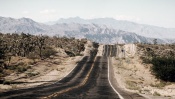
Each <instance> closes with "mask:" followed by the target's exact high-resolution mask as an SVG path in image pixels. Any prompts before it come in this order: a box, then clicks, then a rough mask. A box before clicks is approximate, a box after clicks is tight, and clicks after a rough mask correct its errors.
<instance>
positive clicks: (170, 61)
mask: <svg viewBox="0 0 175 99" xmlns="http://www.w3.org/2000/svg"><path fill="white" fill-rule="evenodd" d="M152 64H153V66H152V71H153V73H154V74H155V76H156V77H157V78H159V79H161V80H164V81H170V82H174V81H175V79H174V78H175V58H174V57H153V58H152Z"/></svg>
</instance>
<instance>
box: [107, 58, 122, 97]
mask: <svg viewBox="0 0 175 99" xmlns="http://www.w3.org/2000/svg"><path fill="white" fill-rule="evenodd" d="M109 67H110V66H109V57H108V81H109V84H110V86H111V87H112V89H113V90H114V91H115V93H116V94H118V96H119V98H120V99H124V98H123V97H122V95H120V93H119V92H118V91H117V90H116V89H115V88H114V87H113V85H112V84H111V81H110V79H109Z"/></svg>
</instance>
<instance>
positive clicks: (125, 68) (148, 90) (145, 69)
mask: <svg viewBox="0 0 175 99" xmlns="http://www.w3.org/2000/svg"><path fill="white" fill-rule="evenodd" d="M117 48H118V53H117V57H114V58H112V62H113V68H114V72H115V78H116V80H117V82H118V83H119V85H120V87H121V88H122V89H124V90H127V91H131V92H136V93H139V94H141V95H143V96H145V97H147V98H149V99H175V84H172V83H170V84H166V85H165V84H164V82H162V81H159V80H157V79H156V78H155V77H154V75H152V74H151V71H150V67H151V64H143V63H142V60H141V59H140V57H139V53H138V51H137V47H136V46H135V45H134V44H126V45H124V46H117ZM122 48H123V49H124V50H125V53H122V52H121V49H122Z"/></svg>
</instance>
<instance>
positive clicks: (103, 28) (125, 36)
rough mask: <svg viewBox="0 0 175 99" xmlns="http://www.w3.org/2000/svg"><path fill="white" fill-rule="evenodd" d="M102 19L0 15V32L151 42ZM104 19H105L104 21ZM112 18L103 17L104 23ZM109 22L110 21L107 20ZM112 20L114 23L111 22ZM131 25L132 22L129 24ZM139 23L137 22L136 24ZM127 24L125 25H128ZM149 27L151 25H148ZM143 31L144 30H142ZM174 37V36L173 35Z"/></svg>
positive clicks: (113, 41)
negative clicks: (49, 20)
mask: <svg viewBox="0 0 175 99" xmlns="http://www.w3.org/2000/svg"><path fill="white" fill-rule="evenodd" d="M100 20H101V21H102V20H103V19H93V20H89V21H86V20H84V19H81V18H78V17H76V18H70V19H60V20H59V21H58V22H56V23H54V24H53V25H46V24H43V23H38V22H35V21H33V20H32V19H29V18H21V19H14V18H6V17H0V32H1V33H15V32H16V33H22V32H24V33H30V34H34V35H37V34H45V35H49V36H55V35H56V36H67V37H75V38H87V39H90V40H92V41H95V42H99V43H106V44H111V43H135V42H142V43H152V41H153V39H154V38H152V37H145V36H141V35H139V34H138V33H134V32H132V31H125V30H122V29H117V28H115V27H114V26H112V25H111V26H109V24H105V25H103V24H102V23H98V22H101V21H100ZM105 20H106V21H105ZM109 20H113V21H111V24H114V23H115V20H114V19H104V23H105V22H108V21H109ZM90 21H93V22H90ZM109 22H110V21H109ZM112 22H114V23H112ZM133 24H134V23H133ZM131 25H132V24H131ZM136 25H139V24H136ZM129 26H130V25H128V26H127V27H129ZM141 26H142V25H141ZM150 27H151V26H150ZM143 31H145V30H143ZM155 34H156V33H155ZM173 37H175V36H173ZM157 39H158V43H173V42H175V40H173V39H172V40H171V39H162V38H158V37H157Z"/></svg>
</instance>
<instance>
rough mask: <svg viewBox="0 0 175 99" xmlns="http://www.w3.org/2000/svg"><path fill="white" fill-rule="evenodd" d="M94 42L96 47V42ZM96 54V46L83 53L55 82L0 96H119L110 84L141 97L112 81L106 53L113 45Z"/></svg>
mask: <svg viewBox="0 0 175 99" xmlns="http://www.w3.org/2000/svg"><path fill="white" fill-rule="evenodd" d="M93 46H94V47H95V48H96V49H97V48H98V44H96V43H94V44H93ZM96 54H97V50H94V51H91V55H90V56H85V57H84V58H83V59H82V60H81V61H80V62H79V63H78V64H77V66H76V67H75V68H74V70H73V71H72V72H71V73H70V74H69V75H68V76H66V77H65V78H63V79H62V80H60V81H58V82H56V83H54V84H50V85H41V86H38V87H34V88H28V89H20V90H12V91H8V92H3V93H0V99H5V98H8V99H36V98H40V99H120V98H119V95H118V94H117V93H116V92H115V91H114V89H113V88H116V90H117V91H119V92H120V93H121V95H122V96H123V97H124V98H125V99H143V98H142V97H141V96H140V95H138V94H133V93H129V92H124V91H122V90H120V89H119V88H118V86H117V85H115V83H116V81H115V79H113V78H114V77H113V73H112V72H113V71H112V69H111V68H110V66H109V65H110V64H111V61H110V58H109V57H113V56H115V55H116V46H113V45H105V46H104V51H103V56H98V57H96ZM108 71H110V73H108ZM108 76H110V77H108ZM109 80H112V81H111V84H112V85H113V88H112V87H111V85H110V83H109ZM138 97H139V98H138Z"/></svg>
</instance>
